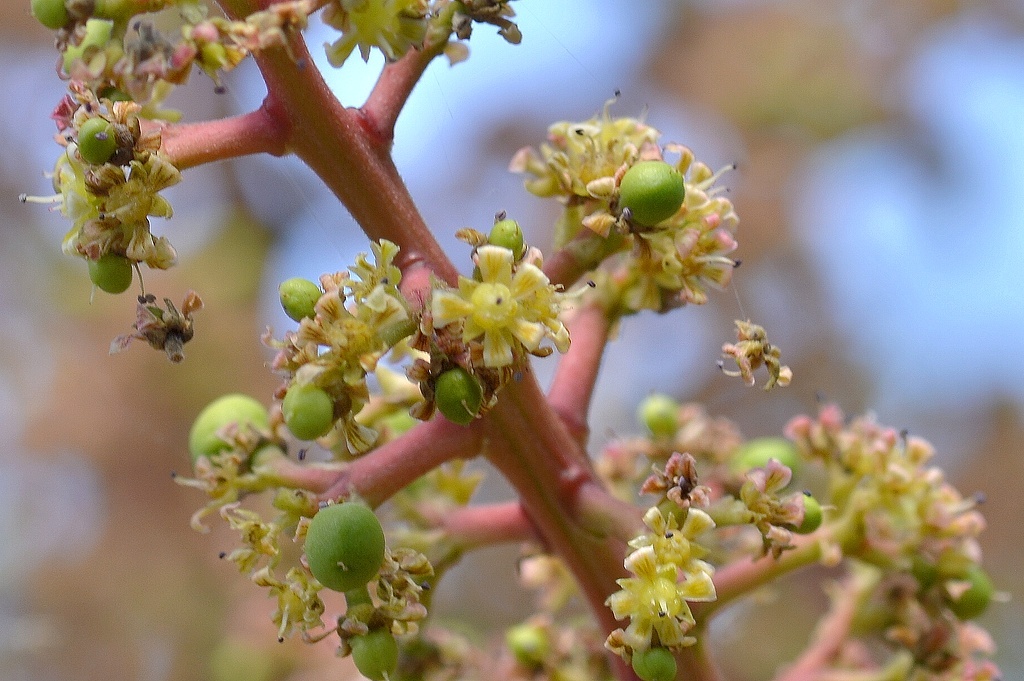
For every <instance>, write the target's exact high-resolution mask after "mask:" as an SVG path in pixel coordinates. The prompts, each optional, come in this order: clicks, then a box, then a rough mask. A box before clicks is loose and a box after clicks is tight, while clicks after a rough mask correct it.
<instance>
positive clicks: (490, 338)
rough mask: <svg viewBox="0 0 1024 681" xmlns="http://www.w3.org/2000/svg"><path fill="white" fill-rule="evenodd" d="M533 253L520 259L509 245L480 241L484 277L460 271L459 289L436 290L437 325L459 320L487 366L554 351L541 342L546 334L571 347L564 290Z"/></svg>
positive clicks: (509, 363) (433, 318)
mask: <svg viewBox="0 0 1024 681" xmlns="http://www.w3.org/2000/svg"><path fill="white" fill-rule="evenodd" d="M530 255H531V257H526V258H523V259H521V260H519V261H517V260H516V257H515V255H514V254H513V252H512V250H510V249H508V248H504V247H502V246H494V245H490V244H488V245H484V246H480V247H479V248H477V249H475V252H474V256H473V260H474V263H475V265H476V272H478V273H479V277H474V278H472V279H470V278H468V277H459V286H458V289H457V290H455V291H448V290H444V289H438V288H435V289H434V291H433V295H432V296H431V303H430V311H431V322H432V324H433V327H434V328H435V329H441V328H442V327H447V326H449V325H455V326H456V327H457V328H458V329H460V331H461V333H460V335H461V339H462V342H463V343H465V344H466V345H467V346H468V347H470V351H471V354H475V353H474V349H476V350H477V351H478V352H479V355H480V360H481V361H479V362H476V363H479V364H482V365H483V366H484V367H487V368H491V369H500V368H503V367H508V366H512V365H515V364H517V363H520V362H522V361H523V360H524V358H525V355H526V354H527V353H529V354H533V355H537V356H541V357H544V356H546V355H549V354H551V350H550V349H549V348H542V347H541V343H542V342H543V341H544V340H545V339H547V340H549V341H551V343H552V344H553V345H554V346H555V348H556V349H557V350H558V351H559V352H565V351H566V350H568V349H569V332H568V330H567V329H566V328H565V325H564V324H563V323H562V321H561V320H560V319H559V313H560V312H561V308H562V299H563V295H562V294H561V293H560V292H559V291H558V290H557V288H556V287H555V286H553V285H552V284H551V282H550V281H548V278H547V277H546V276H545V275H544V273H543V272H542V271H541V269H540V266H541V265H542V262H541V260H540V257H539V252H536V251H535V252H534V253H532V254H530Z"/></svg>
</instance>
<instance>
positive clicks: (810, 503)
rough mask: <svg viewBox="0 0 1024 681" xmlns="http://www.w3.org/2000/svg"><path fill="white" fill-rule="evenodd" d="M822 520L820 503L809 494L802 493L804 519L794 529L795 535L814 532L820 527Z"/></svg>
mask: <svg viewBox="0 0 1024 681" xmlns="http://www.w3.org/2000/svg"><path fill="white" fill-rule="evenodd" d="M823 518H824V515H823V514H822V512H821V503H820V502H819V501H818V500H817V499H815V498H814V496H813V495H812V494H811V493H810V492H804V519H803V522H801V523H800V526H799V527H797V528H796V533H797V534H810V533H811V532H814V531H815V530H816V529H818V528H819V527H821V521H822V520H823Z"/></svg>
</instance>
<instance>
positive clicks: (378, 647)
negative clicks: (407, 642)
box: [349, 629, 398, 681]
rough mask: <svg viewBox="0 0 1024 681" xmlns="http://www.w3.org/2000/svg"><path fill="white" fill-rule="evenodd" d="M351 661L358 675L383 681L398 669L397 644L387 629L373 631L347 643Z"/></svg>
mask: <svg viewBox="0 0 1024 681" xmlns="http://www.w3.org/2000/svg"><path fill="white" fill-rule="evenodd" d="M349 644H350V645H351V646H352V661H353V662H355V664H356V669H358V670H359V673H360V674H362V675H363V676H365V677H366V678H368V679H371V680H372V681H384V679H385V678H388V677H390V676H391V675H392V674H394V673H395V670H396V669H397V668H398V642H397V641H395V637H394V636H393V635H392V634H391V632H390V631H388V630H387V629H374V630H373V631H371V632H369V633H368V634H366V635H364V636H356V637H355V638H353V639H352V640H350V641H349Z"/></svg>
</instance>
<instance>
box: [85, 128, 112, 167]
mask: <svg viewBox="0 0 1024 681" xmlns="http://www.w3.org/2000/svg"><path fill="white" fill-rule="evenodd" d="M115 151H117V137H116V135H115V134H114V126H113V124H111V122H110V121H108V120H107V119H105V118H99V117H97V118H90V119H89V120H87V121H86V122H85V123H82V127H80V128H79V129H78V153H79V154H81V155H82V158H83V159H85V160H86V161H87V162H89V163H92V164H93V165H100V164H103V163H106V162H107V161H109V160H110V157H111V156H113V155H114V152H115Z"/></svg>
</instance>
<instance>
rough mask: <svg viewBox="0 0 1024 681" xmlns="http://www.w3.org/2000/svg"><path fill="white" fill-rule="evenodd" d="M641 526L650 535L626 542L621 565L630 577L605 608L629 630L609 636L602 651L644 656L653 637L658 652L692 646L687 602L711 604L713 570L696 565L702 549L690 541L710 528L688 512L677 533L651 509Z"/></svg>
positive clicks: (671, 520)
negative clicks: (619, 647)
mask: <svg viewBox="0 0 1024 681" xmlns="http://www.w3.org/2000/svg"><path fill="white" fill-rule="evenodd" d="M644 523H645V524H646V525H647V527H648V528H649V529H650V530H651V531H650V532H648V533H645V534H642V535H640V536H639V537H637V538H636V539H633V540H632V541H630V542H629V546H630V547H631V548H633V549H634V551H633V552H632V553H630V554H629V555H628V556H627V557H626V560H625V567H626V569H627V570H629V571H630V572H631V573H632V574H633V575H634V576H633V577H626V578H624V579H620V580H618V581H617V584H618V585H619V586H620V587H622V589H621V590H619V591H617V592H615V593H613V594H612V595H611V596H609V597H608V600H607V601H606V602H605V604H606V605H607V606H608V607H610V608H611V610H612V614H613V615H615V618H616V619H625V618H627V617H628V618H629V620H630V621H629V626H628V627H626V630H625V631H622V630H617V631H616V632H613V636H610V637H609V639H608V643H607V644H606V645H608V646H609V647H612V648H613V649H615V647H616V645H615V643H617V642H618V641H621V642H623V643H625V644H626V645H627V646H629V647H630V648H631V649H633V650H646V649H647V648H648V647H650V645H651V637H652V634H653V633H654V632H657V634H658V640H659V641H660V642H661V645H663V646H667V647H670V648H671V647H678V646H686V645H692V644H693V643H694V638H693V637H692V636H687V632H689V630H690V629H691V628H692V627H693V625H694V620H693V614H692V613H691V612H690V606H689V604H688V603H687V601H713V600H715V598H716V594H715V585H714V582H713V581H712V580H711V573H712V571H713V568H712V566H711V565H709V564H708V563H706V562H704V561H702V560H698V558H699V557H700V556H701V555H703V554H704V549H703V548H702V547H701V546H699V545H698V544H696V543H694V542H692V540H693V539H695V538H696V537H697V536H698V535H700V534H702V533H704V532H706V531H707V530H709V529H711V528H713V527H714V526H715V522H714V521H713V520H712V519H711V516H709V515H708V514H707V513H705V512H703V511H701V510H699V509H696V508H690V509H689V511H688V512H687V518H686V520H685V521H683V526H682V528H679V527H678V523H677V522H676V519H675V517H674V516H669V517H668V518H666V517H665V516H664V515H662V513H661V511H660V510H659V509H658V508H657V507H654V508H651V509H650V510H649V511H648V512H647V513H646V514H645V515H644ZM613 641H614V643H613Z"/></svg>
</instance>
